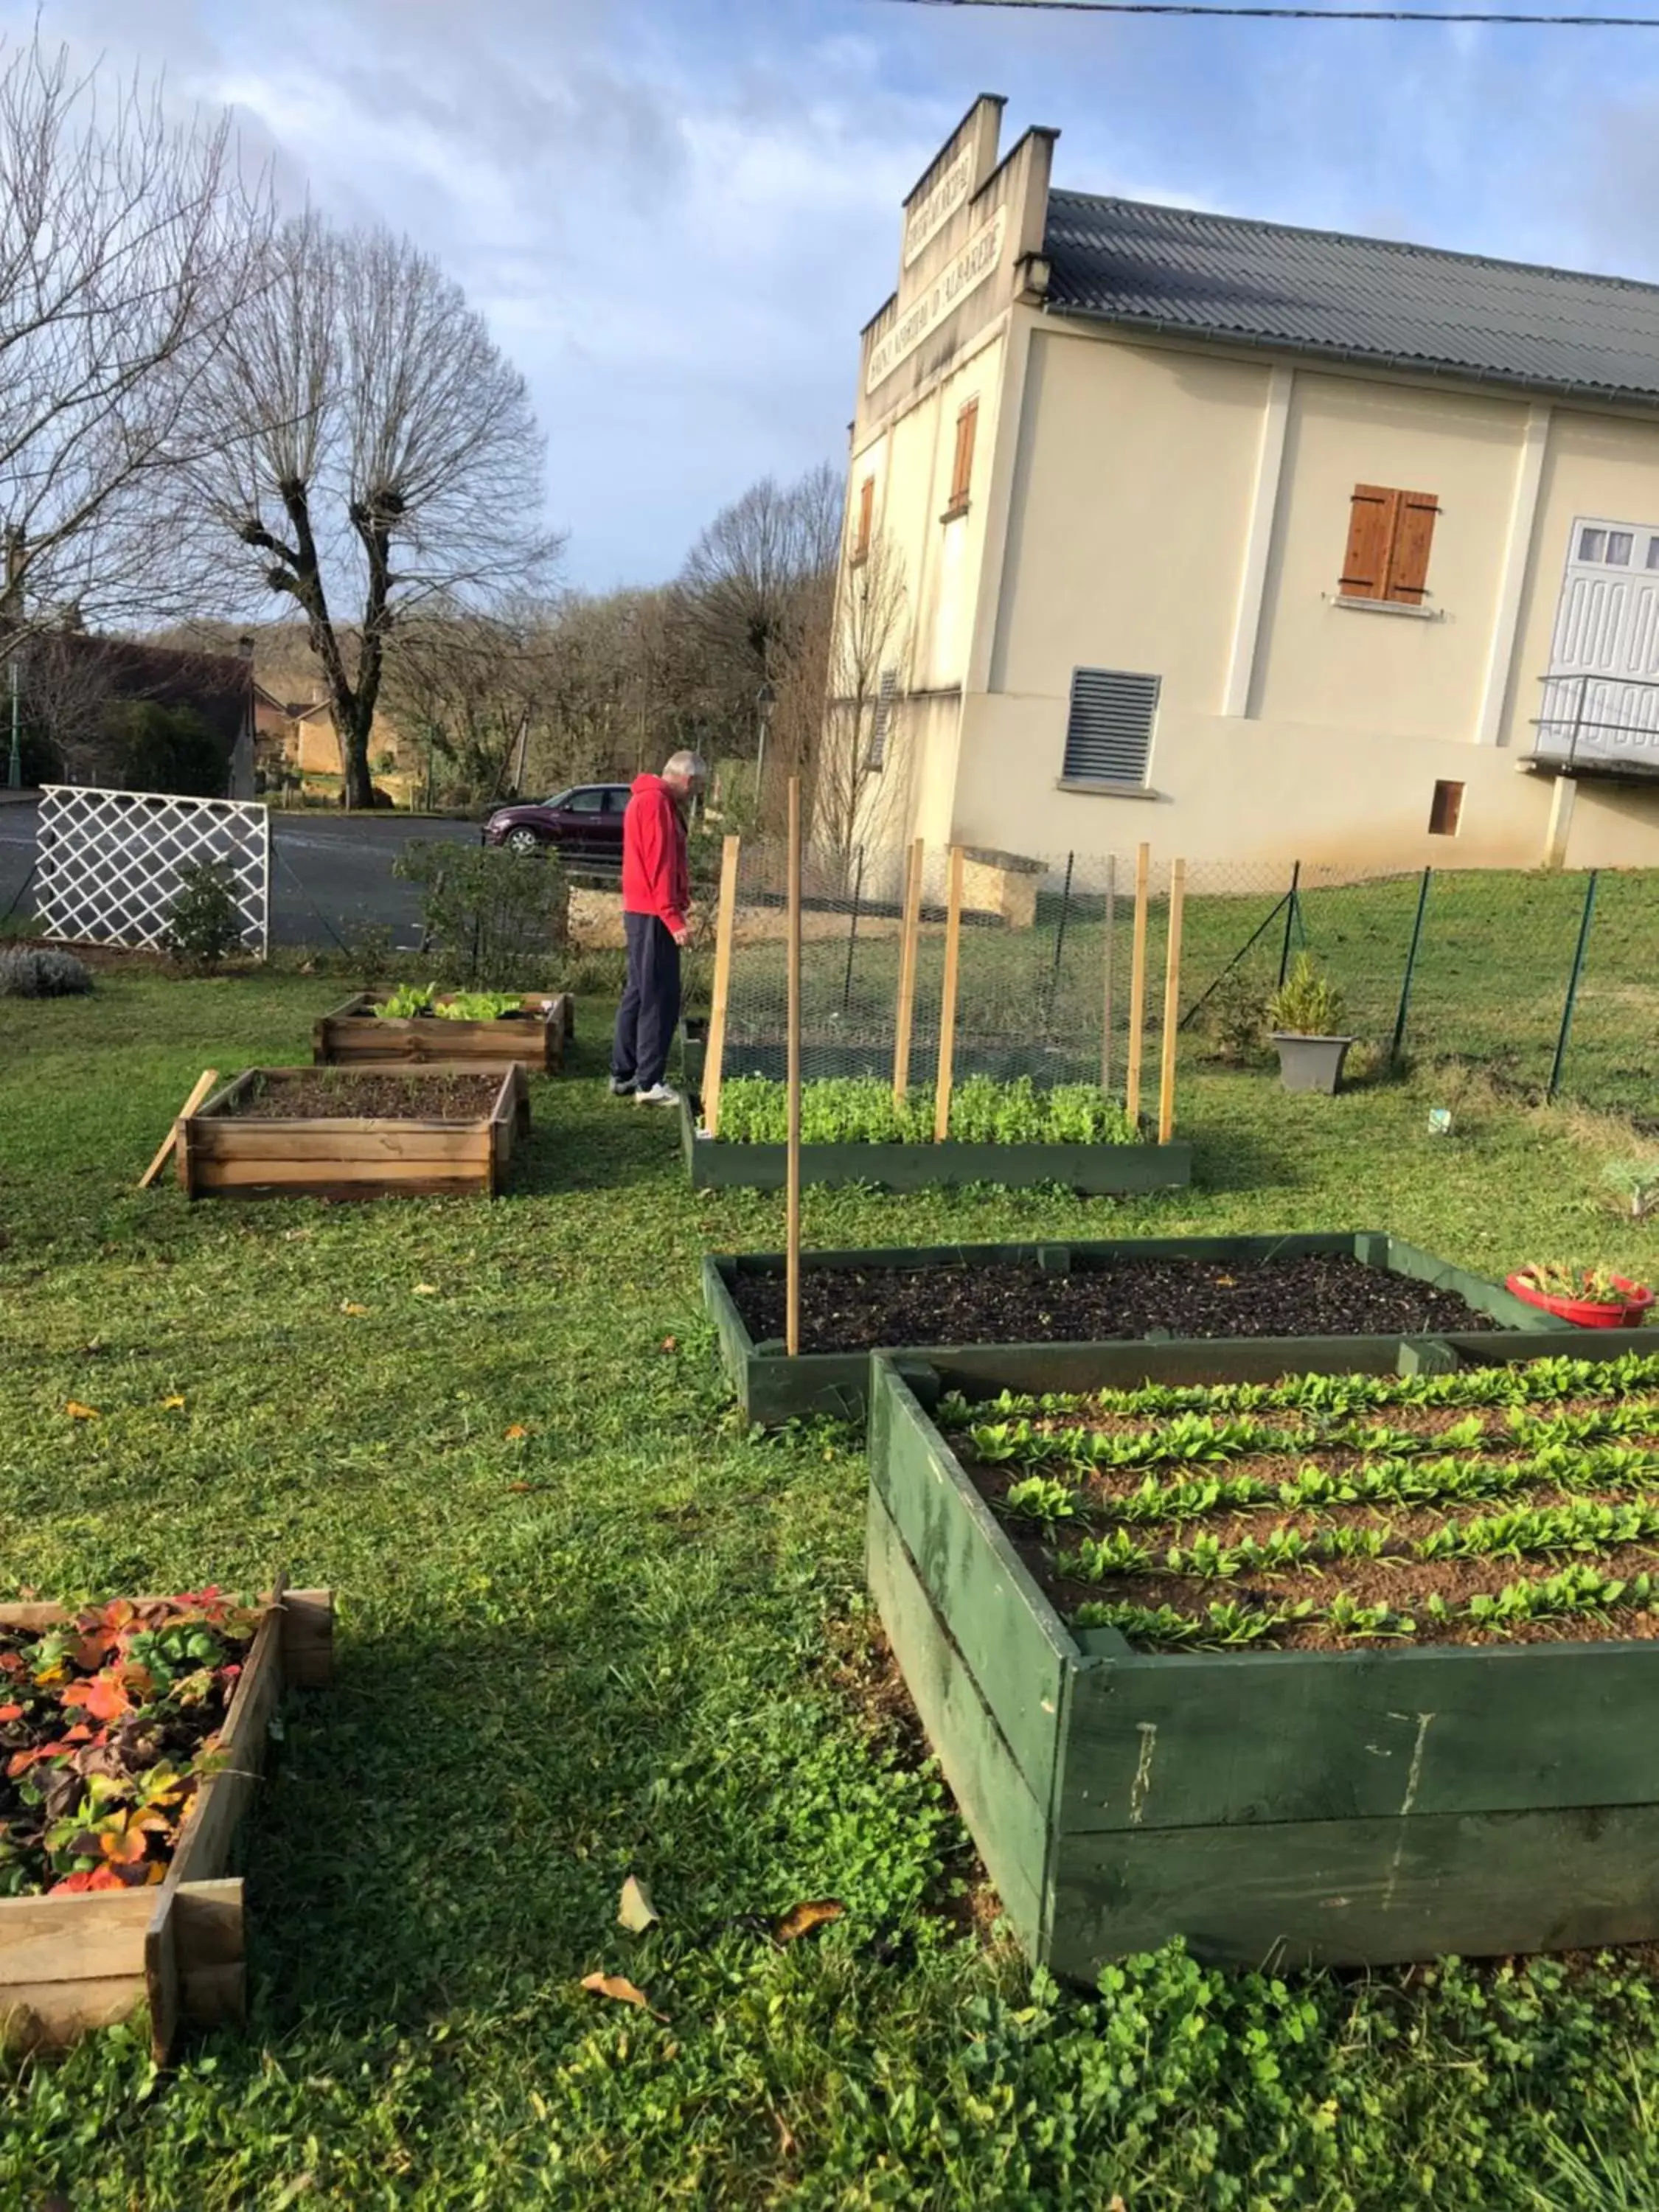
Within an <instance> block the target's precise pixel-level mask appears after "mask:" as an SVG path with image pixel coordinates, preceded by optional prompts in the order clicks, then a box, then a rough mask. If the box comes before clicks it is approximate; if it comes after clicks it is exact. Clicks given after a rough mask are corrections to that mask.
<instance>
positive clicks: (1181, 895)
mask: <svg viewBox="0 0 1659 2212" xmlns="http://www.w3.org/2000/svg"><path fill="white" fill-rule="evenodd" d="M1186 908H1187V863H1186V862H1185V860H1176V861H1175V862H1174V863H1173V864H1172V866H1171V867H1170V926H1169V939H1168V949H1167V951H1166V953H1165V957H1164V1040H1163V1042H1164V1057H1163V1065H1162V1066H1161V1068H1160V1070H1159V1074H1158V1142H1159V1144H1160V1145H1167V1144H1168V1143H1169V1141H1170V1139H1171V1138H1172V1137H1173V1136H1174V1134H1175V1102H1176V1042H1177V1041H1178V1038H1179V1036H1180V1030H1181V1018H1180V1017H1181V926H1182V919H1183V917H1184V915H1185V914H1186Z"/></svg>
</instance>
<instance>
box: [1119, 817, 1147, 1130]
mask: <svg viewBox="0 0 1659 2212" xmlns="http://www.w3.org/2000/svg"><path fill="white" fill-rule="evenodd" d="M1151 881H1152V847H1151V846H1150V845H1137V846H1136V848H1135V934H1134V945H1133V951H1132V952H1131V954H1130V957H1129V1061H1128V1066H1127V1070H1126V1071H1125V1074H1124V1079H1123V1106H1124V1111H1125V1112H1126V1113H1127V1115H1128V1116H1129V1119H1130V1120H1131V1121H1139V1119H1140V1055H1141V1052H1142V1049H1143V1048H1144V1045H1145V1042H1146V1038H1145V1035H1144V1032H1145V1030H1146V896H1147V891H1148V889H1149V887H1150V884H1151Z"/></svg>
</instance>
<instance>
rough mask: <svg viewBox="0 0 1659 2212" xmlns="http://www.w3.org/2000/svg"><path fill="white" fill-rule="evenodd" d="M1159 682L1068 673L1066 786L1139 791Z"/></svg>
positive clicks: (1117, 672)
mask: <svg viewBox="0 0 1659 2212" xmlns="http://www.w3.org/2000/svg"><path fill="white" fill-rule="evenodd" d="M1162 683H1163V678H1161V677H1158V676H1133V675H1129V674H1127V673H1126V672H1125V671H1123V670H1122V669H1118V668H1077V669H1073V671H1072V711H1071V714H1070V715H1069V716H1068V718H1067V720H1066V766H1065V769H1064V772H1063V776H1064V781H1066V782H1067V783H1123V784H1132V785H1133V786H1134V787H1136V788H1137V789H1141V788H1144V787H1145V785H1146V763H1147V762H1148V760H1149V759H1150V758H1151V757H1152V724H1153V723H1154V722H1155V721H1156V720H1157V719H1158V691H1159V689H1160V687H1161V685H1162Z"/></svg>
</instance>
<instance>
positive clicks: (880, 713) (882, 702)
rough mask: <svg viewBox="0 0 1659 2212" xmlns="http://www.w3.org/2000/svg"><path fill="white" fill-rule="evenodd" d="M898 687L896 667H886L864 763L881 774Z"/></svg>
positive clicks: (871, 723) (872, 718)
mask: <svg viewBox="0 0 1659 2212" xmlns="http://www.w3.org/2000/svg"><path fill="white" fill-rule="evenodd" d="M897 689H898V671H897V669H896V668H884V669H883V670H882V671H881V683H880V685H879V687H878V690H877V692H876V708H875V713H874V714H872V717H871V720H870V742H869V744H867V745H866V747H865V749H864V765H865V767H866V769H869V770H870V771H871V772H872V774H875V775H879V773H880V772H881V770H882V769H884V768H885V767H886V765H887V726H888V723H889V722H890V720H891V719H892V713H893V694H894V692H895V691H896V690H897Z"/></svg>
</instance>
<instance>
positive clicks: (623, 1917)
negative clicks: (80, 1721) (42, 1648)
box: [20, 1709, 662, 1936]
mask: <svg viewBox="0 0 1659 2212" xmlns="http://www.w3.org/2000/svg"><path fill="white" fill-rule="evenodd" d="M20 1710H21V1709H20ZM661 1918H662V1915H661V1913H660V1912H659V1911H658V1910H657V1908H656V1906H655V1905H653V1903H652V1902H651V1893H650V1891H649V1890H648V1889H647V1887H646V1886H645V1884H644V1883H643V1882H642V1881H639V1880H638V1879H637V1878H636V1877H635V1875H631V1874H630V1875H629V1877H628V1879H627V1881H625V1882H624V1883H623V1886H622V1896H621V1898H620V1899H619V1900H618V1902H617V1921H618V1923H619V1924H620V1925H621V1926H623V1928H626V1929H627V1930H628V1932H629V1935H630V1936H643V1935H644V1933H645V1931H646V1929H647V1928H648V1927H649V1926H650V1925H651V1923H652V1922H653V1920H660V1919H661Z"/></svg>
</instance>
